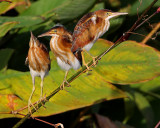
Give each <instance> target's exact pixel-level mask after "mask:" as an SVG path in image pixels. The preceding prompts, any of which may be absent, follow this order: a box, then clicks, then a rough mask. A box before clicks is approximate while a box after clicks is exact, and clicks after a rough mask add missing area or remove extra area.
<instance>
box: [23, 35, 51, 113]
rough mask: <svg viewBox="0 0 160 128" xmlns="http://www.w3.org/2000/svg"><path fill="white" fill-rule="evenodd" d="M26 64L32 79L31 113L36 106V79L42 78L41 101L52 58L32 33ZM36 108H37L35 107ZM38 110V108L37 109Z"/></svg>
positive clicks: (29, 104) (29, 109)
mask: <svg viewBox="0 0 160 128" xmlns="http://www.w3.org/2000/svg"><path fill="white" fill-rule="evenodd" d="M25 64H26V65H28V66H29V69H30V74H31V77H32V83H33V88H32V93H31V95H30V97H29V100H28V111H29V112H30V113H31V108H30V106H33V107H34V105H33V104H32V102H31V99H32V96H33V93H34V92H35V77H41V84H40V86H41V95H40V101H42V99H43V81H44V77H45V76H46V75H48V72H49V70H50V64H51V60H50V56H49V52H48V50H47V48H46V46H45V45H44V44H42V43H40V42H39V40H38V39H37V38H36V37H35V36H34V35H33V33H32V32H31V37H30V42H29V50H28V55H27V57H26V60H25ZM34 108H35V107H34ZM35 109H36V108H35Z"/></svg>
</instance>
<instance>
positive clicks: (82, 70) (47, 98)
mask: <svg viewBox="0 0 160 128" xmlns="http://www.w3.org/2000/svg"><path fill="white" fill-rule="evenodd" d="M157 1H158V0H154V1H153V2H152V3H151V5H150V6H149V7H148V8H147V9H146V10H145V11H144V13H143V14H142V15H141V16H140V17H139V18H138V20H137V21H136V22H135V24H134V25H133V26H132V27H131V29H129V30H128V32H127V33H124V34H123V35H122V36H121V37H120V38H119V39H118V40H117V41H116V42H115V44H114V45H112V46H111V47H110V48H109V49H107V50H106V51H104V52H103V53H101V54H100V55H99V56H98V57H97V58H96V59H95V61H96V62H97V61H98V60H100V59H101V58H102V57H103V56H104V55H105V54H106V53H108V52H109V51H111V50H112V49H113V48H114V47H116V46H117V45H119V44H120V43H121V42H123V41H125V40H126V39H127V38H128V37H129V36H130V34H131V33H130V32H132V31H134V30H135V28H136V27H137V26H138V24H139V22H140V21H141V19H142V18H143V16H144V15H145V14H146V13H147V12H148V11H149V10H150V9H151V7H152V6H153V5H154V4H155V3H156V2H157ZM94 66H95V65H94V63H93V61H90V62H89V64H88V67H94ZM86 71H87V68H86V67H85V66H83V67H82V69H81V70H80V71H78V72H77V73H75V74H74V75H73V76H72V77H70V78H69V79H68V80H67V81H68V82H69V83H71V82H72V81H73V80H75V79H76V78H77V77H79V76H80V75H81V74H83V73H84V72H86ZM64 84H65V86H66V85H67V84H66V83H64ZM60 90H61V89H60V87H58V88H57V89H55V90H54V91H53V92H52V93H51V94H50V95H49V96H47V97H46V100H45V101H42V102H43V104H45V103H46V102H48V101H49V99H50V98H52V97H53V96H54V95H55V94H56V93H58V92H59V91H60ZM41 106H42V103H39V104H38V105H37V108H38V109H39V108H40V107H41ZM34 112H36V110H35V109H32V114H33V113H34ZM30 117H31V113H28V114H27V115H26V116H25V117H24V118H22V119H21V120H20V121H19V122H18V123H17V124H16V125H14V126H13V128H18V127H20V126H21V124H23V123H24V122H25V121H26V120H27V119H28V118H30Z"/></svg>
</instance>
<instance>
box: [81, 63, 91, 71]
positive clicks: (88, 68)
mask: <svg viewBox="0 0 160 128" xmlns="http://www.w3.org/2000/svg"><path fill="white" fill-rule="evenodd" d="M83 65H84V66H85V67H86V68H87V70H88V71H92V70H91V69H90V67H89V66H88V64H83Z"/></svg>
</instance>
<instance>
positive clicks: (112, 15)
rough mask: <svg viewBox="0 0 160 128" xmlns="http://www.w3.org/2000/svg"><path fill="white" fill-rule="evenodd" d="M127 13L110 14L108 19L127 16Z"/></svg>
mask: <svg viewBox="0 0 160 128" xmlns="http://www.w3.org/2000/svg"><path fill="white" fill-rule="evenodd" d="M127 14H128V13H126V12H112V14H111V15H110V16H109V19H111V18H113V17H116V16H120V15H127Z"/></svg>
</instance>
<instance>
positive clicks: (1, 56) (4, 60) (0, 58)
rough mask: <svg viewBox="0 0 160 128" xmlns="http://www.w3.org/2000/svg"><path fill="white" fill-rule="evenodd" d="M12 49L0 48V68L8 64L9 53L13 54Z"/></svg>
mask: <svg viewBox="0 0 160 128" xmlns="http://www.w3.org/2000/svg"><path fill="white" fill-rule="evenodd" d="M13 51H14V50H13V49H9V48H6V49H1V50H0V62H1V63H0V70H1V69H2V68H4V67H5V66H6V65H7V64H8V61H9V59H10V58H11V55H12V54H13Z"/></svg>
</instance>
